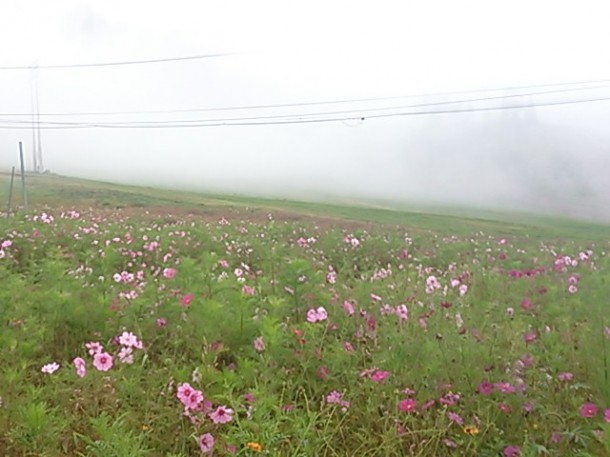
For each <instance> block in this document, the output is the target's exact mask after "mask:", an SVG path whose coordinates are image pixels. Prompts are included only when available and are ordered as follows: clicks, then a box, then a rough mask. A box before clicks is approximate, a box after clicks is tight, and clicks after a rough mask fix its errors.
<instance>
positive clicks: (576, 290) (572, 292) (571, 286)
mask: <svg viewBox="0 0 610 457" xmlns="http://www.w3.org/2000/svg"><path fill="white" fill-rule="evenodd" d="M568 292H570V293H571V294H575V293H576V292H578V287H576V286H575V285H574V284H570V285H569V286H568Z"/></svg>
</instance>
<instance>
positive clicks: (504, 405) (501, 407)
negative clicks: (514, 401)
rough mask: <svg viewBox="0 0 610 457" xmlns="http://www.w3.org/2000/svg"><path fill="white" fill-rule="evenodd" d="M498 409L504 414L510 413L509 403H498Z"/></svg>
mask: <svg viewBox="0 0 610 457" xmlns="http://www.w3.org/2000/svg"><path fill="white" fill-rule="evenodd" d="M498 409H499V410H500V411H502V412H503V413H504V414H510V412H511V411H512V408H511V407H510V405H509V404H507V403H500V404H499V405H498Z"/></svg>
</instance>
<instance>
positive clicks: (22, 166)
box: [19, 141, 28, 213]
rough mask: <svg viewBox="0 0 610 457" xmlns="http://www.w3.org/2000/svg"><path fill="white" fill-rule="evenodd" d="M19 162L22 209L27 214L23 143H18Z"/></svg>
mask: <svg viewBox="0 0 610 457" xmlns="http://www.w3.org/2000/svg"><path fill="white" fill-rule="evenodd" d="M19 162H21V191H22V193H23V207H24V208H25V212H26V213H27V212H28V194H27V192H26V190H25V164H24V163H23V143H21V141H20V142H19Z"/></svg>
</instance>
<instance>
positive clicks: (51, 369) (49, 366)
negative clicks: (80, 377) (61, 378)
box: [40, 362, 59, 374]
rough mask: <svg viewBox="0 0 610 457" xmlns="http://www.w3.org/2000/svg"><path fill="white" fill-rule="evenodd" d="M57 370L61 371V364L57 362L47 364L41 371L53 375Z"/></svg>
mask: <svg viewBox="0 0 610 457" xmlns="http://www.w3.org/2000/svg"><path fill="white" fill-rule="evenodd" d="M57 370H59V364H58V363H57V362H53V363H47V364H46V365H44V366H43V367H42V368H41V369H40V371H42V372H43V373H47V374H53V373H55V372H56V371H57Z"/></svg>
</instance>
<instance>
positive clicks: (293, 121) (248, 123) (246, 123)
mask: <svg viewBox="0 0 610 457" xmlns="http://www.w3.org/2000/svg"><path fill="white" fill-rule="evenodd" d="M601 101H610V97H598V98H590V99H585V100H569V101H556V102H547V103H536V104H531V103H528V104H521V105H510V106H492V107H481V108H465V109H451V110H435V111H407V112H398V113H377V114H371V115H368V116H364V117H359V116H351V117H327V118H313V119H312V118H303V119H278V120H263V121H260V122H257V121H236V122H227V121H214V120H208V121H200V123H191V124H177V123H168V124H155V125H146V124H145V125H140V124H139V125H135V124H134V125H129V124H128V125H125V124H123V125H119V124H112V125H108V124H95V123H74V124H67V125H66V123H63V124H60V123H53V122H51V123H49V124H51V125H41V126H40V128H42V129H71V128H107V129H108V128H114V129H143V128H189V127H191V128H193V127H196V128H203V127H222V126H253V125H286V124H310V123H326V122H339V121H349V120H358V119H360V120H366V119H379V118H388V117H398V116H400V117H405V116H429V115H441V114H458V113H472V112H486V111H502V110H510V109H528V108H539V107H548V106H560V105H573V104H582V103H593V102H601ZM2 122H4V123H7V122H12V121H7V120H2V121H0V123H2ZM15 122H17V121H15ZM19 122H20V123H24V124H26V123H27V124H29V123H28V122H27V121H19ZM58 124H59V125H58ZM29 128H31V126H29V125H17V126H11V125H0V129H29Z"/></svg>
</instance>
